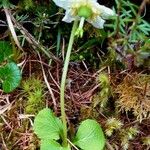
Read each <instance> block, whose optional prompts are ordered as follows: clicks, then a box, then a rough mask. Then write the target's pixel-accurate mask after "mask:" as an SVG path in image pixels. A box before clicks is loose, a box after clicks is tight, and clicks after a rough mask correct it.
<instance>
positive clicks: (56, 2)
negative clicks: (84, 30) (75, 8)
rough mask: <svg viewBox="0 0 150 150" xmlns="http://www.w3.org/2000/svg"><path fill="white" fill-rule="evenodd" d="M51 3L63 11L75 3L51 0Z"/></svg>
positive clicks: (65, 0)
mask: <svg viewBox="0 0 150 150" xmlns="http://www.w3.org/2000/svg"><path fill="white" fill-rule="evenodd" d="M53 1H54V2H55V4H56V5H57V6H59V7H62V8H64V9H65V10H67V9H68V8H69V7H70V6H71V5H72V3H74V2H75V0H53Z"/></svg>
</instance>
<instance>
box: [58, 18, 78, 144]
mask: <svg viewBox="0 0 150 150" xmlns="http://www.w3.org/2000/svg"><path fill="white" fill-rule="evenodd" d="M77 25H78V21H77V20H75V21H74V24H73V27H72V31H71V35H70V39H69V45H68V49H67V54H66V58H65V63H64V68H63V74H62V78H61V87H60V106H61V116H62V122H63V136H64V137H63V145H64V146H67V121H66V114H65V84H66V77H67V72H68V65H69V60H70V54H71V50H72V45H73V42H74V37H75V32H76V29H77Z"/></svg>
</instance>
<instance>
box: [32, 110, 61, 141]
mask: <svg viewBox="0 0 150 150" xmlns="http://www.w3.org/2000/svg"><path fill="white" fill-rule="evenodd" d="M62 127H63V125H62V122H61V120H60V119H58V118H57V117H55V116H54V114H53V112H52V110H51V109H48V108H44V109H43V110H41V111H40V112H39V113H38V114H37V116H36V117H35V120H34V126H33V130H34V132H35V133H36V134H37V136H38V137H39V138H40V139H42V140H53V139H55V140H58V139H59V138H60V135H62Z"/></svg>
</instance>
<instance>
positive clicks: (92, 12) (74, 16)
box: [34, 0, 114, 150]
mask: <svg viewBox="0 0 150 150" xmlns="http://www.w3.org/2000/svg"><path fill="white" fill-rule="evenodd" d="M54 2H55V4H56V5H58V6H60V7H62V8H64V9H65V10H66V13H65V17H64V18H63V21H65V22H68V23H69V22H72V21H74V24H73V27H72V32H71V35H70V40H69V44H68V49H67V54H66V59H65V63H64V68H63V74H62V80H61V87H60V106H61V117H62V122H61V120H59V119H58V118H56V117H55V116H54V115H53V113H52V111H51V110H50V109H47V108H46V109H44V110H42V111H40V112H39V114H38V115H37V117H36V118H35V122H34V131H35V133H36V134H37V135H38V137H39V138H41V150H47V149H52V150H54V149H56V150H58V149H64V150H70V149H71V148H70V144H69V143H68V140H67V121H66V114H65V108H64V106H65V84H66V77H67V71H68V65H69V60H70V54H71V50H72V46H73V42H74V38H75V36H77V37H82V36H83V31H84V30H83V25H84V22H85V21H88V22H89V23H91V24H92V25H93V26H94V27H96V28H103V25H104V22H105V20H104V19H108V17H109V16H112V15H114V12H113V11H112V10H111V9H109V8H107V7H105V6H102V5H99V4H98V3H97V2H96V1H92V0H87V1H82V0H81V1H76V0H73V1H67V0H66V1H60V0H54ZM78 20H80V23H79V27H78ZM60 139H61V140H60ZM58 140H59V141H61V142H60V143H58ZM70 143H72V144H73V145H76V146H77V147H79V148H81V149H83V150H91V149H93V150H102V149H103V148H104V145H105V138H104V134H103V131H102V129H101V127H100V125H99V124H98V123H97V122H96V121H94V120H90V119H87V120H85V121H83V122H82V123H81V124H80V126H79V128H78V131H77V133H76V136H75V138H74V139H73V141H71V142H70Z"/></svg>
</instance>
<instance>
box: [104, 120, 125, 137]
mask: <svg viewBox="0 0 150 150" xmlns="http://www.w3.org/2000/svg"><path fill="white" fill-rule="evenodd" d="M122 126H123V123H122V122H121V121H120V120H118V119H116V118H109V119H107V122H106V130H105V133H106V135H107V136H112V134H113V132H114V131H116V130H119V129H121V127H122Z"/></svg>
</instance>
